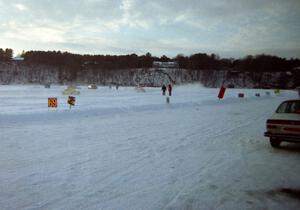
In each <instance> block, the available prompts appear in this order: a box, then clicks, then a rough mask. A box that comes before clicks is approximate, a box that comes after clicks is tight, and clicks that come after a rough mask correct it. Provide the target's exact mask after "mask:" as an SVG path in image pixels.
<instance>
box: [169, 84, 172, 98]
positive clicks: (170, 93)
mask: <svg viewBox="0 0 300 210" xmlns="http://www.w3.org/2000/svg"><path fill="white" fill-rule="evenodd" d="M168 92H169V96H171V95H172V85H171V84H168Z"/></svg>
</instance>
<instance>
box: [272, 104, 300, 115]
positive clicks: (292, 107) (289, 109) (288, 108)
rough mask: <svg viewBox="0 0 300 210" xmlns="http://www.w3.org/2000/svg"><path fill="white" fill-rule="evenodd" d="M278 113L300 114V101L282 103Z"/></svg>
mask: <svg viewBox="0 0 300 210" xmlns="http://www.w3.org/2000/svg"><path fill="white" fill-rule="evenodd" d="M276 112H277V113H297V114H300V101H287V102H284V103H282V104H281V105H280V106H279V107H278V109H277V111H276Z"/></svg>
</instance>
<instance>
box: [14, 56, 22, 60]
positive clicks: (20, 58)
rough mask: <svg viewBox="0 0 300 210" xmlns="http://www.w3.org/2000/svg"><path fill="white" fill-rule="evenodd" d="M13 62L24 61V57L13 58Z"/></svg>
mask: <svg viewBox="0 0 300 210" xmlns="http://www.w3.org/2000/svg"><path fill="white" fill-rule="evenodd" d="M12 60H13V61H24V58H23V57H20V56H17V57H13V58H12Z"/></svg>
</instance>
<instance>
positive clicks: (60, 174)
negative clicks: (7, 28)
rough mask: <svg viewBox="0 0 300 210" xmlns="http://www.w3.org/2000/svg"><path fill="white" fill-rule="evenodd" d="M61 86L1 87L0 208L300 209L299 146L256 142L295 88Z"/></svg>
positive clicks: (260, 140)
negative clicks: (54, 101) (221, 91)
mask: <svg viewBox="0 0 300 210" xmlns="http://www.w3.org/2000/svg"><path fill="white" fill-rule="evenodd" d="M65 88H66V86H52V87H51V88H50V89H46V88H44V87H43V86H40V85H26V86H22V85H14V86H12V85H10V86H6V85H2V86H0V168H1V170H0V180H1V182H0V206H1V209H3V210H10V209H53V210H54V209H105V210H106V209H299V207H300V202H299V200H298V199H296V197H297V196H295V195H294V193H295V192H298V191H297V190H298V189H299V188H300V182H299V172H300V165H299V161H300V158H299V152H300V147H299V145H294V144H287V143H286V144H283V148H282V149H273V148H271V146H270V145H269V142H268V140H267V138H265V137H264V136H263V132H264V131H265V121H266V119H267V118H268V117H269V116H270V115H271V114H272V113H273V111H274V110H275V108H276V107H277V106H278V104H279V103H280V102H281V101H282V100H285V99H291V98H296V97H297V93H296V92H292V91H284V92H282V93H281V95H279V96H275V95H274V94H273V92H272V93H271V96H267V95H266V94H265V90H250V89H228V90H227V92H226V93H225V99H224V100H218V99H217V94H218V89H207V88H203V87H201V86H197V85H186V86H175V87H174V92H173V95H172V96H171V97H170V98H171V103H170V104H166V97H164V96H162V95H161V91H160V88H145V92H138V91H136V90H135V89H134V88H133V87H120V88H119V90H116V89H115V88H112V89H109V88H108V87H100V88H98V89H96V90H89V89H87V87H85V86H81V87H80V89H79V91H80V92H81V93H80V95H78V96H76V105H75V106H74V107H73V108H72V109H71V110H70V109H69V106H68V105H67V102H66V101H67V96H64V95H62V91H63V90H64V89H65ZM239 92H244V93H245V96H246V97H245V98H237V94H238V93H239ZM255 93H261V97H255ZM48 97H57V98H58V105H59V107H58V108H57V109H48V108H47V98H48Z"/></svg>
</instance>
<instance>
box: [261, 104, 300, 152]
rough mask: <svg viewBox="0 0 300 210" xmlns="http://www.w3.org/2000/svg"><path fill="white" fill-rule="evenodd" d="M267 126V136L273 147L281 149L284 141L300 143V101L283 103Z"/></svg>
mask: <svg viewBox="0 0 300 210" xmlns="http://www.w3.org/2000/svg"><path fill="white" fill-rule="evenodd" d="M266 124H267V125H266V126H267V131H266V132H265V136H266V137H269V138H270V144H271V145H272V147H279V146H280V143H281V142H282V141H287V142H296V143H297V142H298V143H300V100H288V101H284V102H282V103H281V104H280V105H279V107H278V108H277V110H276V112H275V113H274V114H273V115H272V116H271V117H270V118H269V119H268V120H267V122H266Z"/></svg>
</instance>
